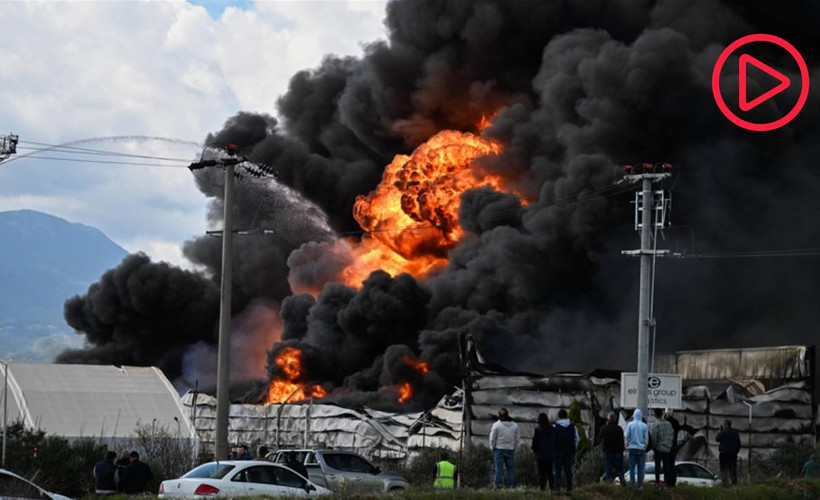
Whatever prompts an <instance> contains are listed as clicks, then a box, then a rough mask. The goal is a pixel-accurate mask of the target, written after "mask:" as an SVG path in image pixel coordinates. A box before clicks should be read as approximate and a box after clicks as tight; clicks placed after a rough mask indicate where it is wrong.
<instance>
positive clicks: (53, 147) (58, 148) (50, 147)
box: [20, 141, 190, 163]
mask: <svg viewBox="0 0 820 500" xmlns="http://www.w3.org/2000/svg"><path fill="white" fill-rule="evenodd" d="M20 143H22V144H33V145H35V146H45V147H42V148H32V147H21V148H20V149H26V150H30V151H34V153H31V155H34V154H37V152H45V151H52V152H55V153H57V152H59V153H66V154H87V155H96V156H123V157H129V158H147V159H151V160H168V161H179V162H185V163H188V162H190V159H184V158H168V157H165V156H151V155H140V154H134V153H123V152H119V151H107V150H104V149H91V148H78V147H76V146H62V145H59V144H46V143H43V142H33V141H20Z"/></svg>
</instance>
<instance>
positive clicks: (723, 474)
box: [715, 420, 740, 486]
mask: <svg viewBox="0 0 820 500" xmlns="http://www.w3.org/2000/svg"><path fill="white" fill-rule="evenodd" d="M715 440H716V441H717V442H718V453H719V458H720V480H721V482H722V483H723V486H729V479H730V478H731V480H732V484H737V454H738V453H739V452H740V433H739V432H737V430H735V429H733V428H732V422H730V421H729V420H724V421H723V425H721V426H720V432H718V435H717V437H716V438H715Z"/></svg>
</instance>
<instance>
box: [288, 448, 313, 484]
mask: <svg viewBox="0 0 820 500" xmlns="http://www.w3.org/2000/svg"><path fill="white" fill-rule="evenodd" d="M286 456H287V461H286V462H285V466H286V467H287V468H289V469H290V470H292V471H294V472H298V473H299V474H301V475H303V476H304V477H305V479H308V471H307V467H305V464H303V463H302V462H300V461H299V457H298V456H297V455H296V452H295V451H290V452H288V453H287V455H286Z"/></svg>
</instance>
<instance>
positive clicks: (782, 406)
mask: <svg viewBox="0 0 820 500" xmlns="http://www.w3.org/2000/svg"><path fill="white" fill-rule="evenodd" d="M655 369H656V371H657V372H658V373H679V374H680V375H682V376H683V392H684V394H683V409H682V410H680V411H677V412H676V415H675V416H676V418H677V419H678V420H679V421H680V423H681V424H682V425H683V427H684V429H685V431H686V442H685V443H684V446H683V448H682V449H681V451H680V453H679V457H680V458H689V459H696V460H702V461H712V460H717V457H718V446H717V442H716V441H715V437H716V436H717V433H718V432H719V429H720V424H721V423H722V422H723V420H725V419H728V420H730V421H731V422H732V427H734V428H735V429H737V430H738V431H740V433H741V435H742V439H741V443H742V446H743V447H742V449H741V451H740V454H739V456H740V457H741V458H742V459H746V458H748V456H749V447H750V445H751V449H752V450H753V452H752V453H753V454H755V453H757V454H766V453H770V452H771V451H773V449H774V448H776V447H778V446H782V445H785V444H801V443H804V444H808V443H813V442H814V441H815V439H816V432H817V403H816V399H815V388H814V381H815V349H814V347H812V346H778V347H759V348H747V349H715V350H704V351H681V352H677V353H675V354H669V355H664V356H659V357H658V358H657V359H656V361H655ZM750 407H751V421H750V420H749V416H750Z"/></svg>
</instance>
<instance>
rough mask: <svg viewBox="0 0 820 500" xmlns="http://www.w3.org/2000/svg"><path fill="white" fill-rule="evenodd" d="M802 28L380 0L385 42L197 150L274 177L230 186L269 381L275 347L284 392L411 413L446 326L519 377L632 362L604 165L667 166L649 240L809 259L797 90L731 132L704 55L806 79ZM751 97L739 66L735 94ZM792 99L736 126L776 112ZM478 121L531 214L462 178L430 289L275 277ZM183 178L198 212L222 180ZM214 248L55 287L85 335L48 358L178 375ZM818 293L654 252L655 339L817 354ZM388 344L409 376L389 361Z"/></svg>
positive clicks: (615, 193) (743, 268) (796, 280)
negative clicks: (235, 154)
mask: <svg viewBox="0 0 820 500" xmlns="http://www.w3.org/2000/svg"><path fill="white" fill-rule="evenodd" d="M817 19H820V7H818V4H817V3H816V2H810V1H804V2H798V3H797V4H794V5H790V7H789V8H788V9H778V8H776V7H775V6H773V5H772V4H771V3H769V2H761V1H752V2H739V3H733V2H725V1H718V0H702V1H697V2H678V1H671V0H670V1H657V2H626V1H615V2H591V1H589V2H588V1H582V0H572V1H538V2H535V1H533V2H529V1H516V2H508V1H503V0H497V1H495V0H479V1H474V2H466V1H457V0H452V1H443V2H442V1H418V0H407V1H404V0H399V1H394V2H391V3H390V4H388V9H387V18H386V21H385V22H386V26H387V29H388V37H389V38H388V40H387V41H382V42H375V43H373V44H372V45H370V46H368V47H366V50H365V54H364V56H363V57H361V58H344V59H341V58H338V57H334V56H328V57H327V58H326V59H325V60H324V62H323V63H322V65H321V66H320V67H319V68H316V69H313V70H307V71H304V72H301V73H299V74H297V75H296V76H294V77H293V79H292V80H291V84H290V88H289V90H288V92H287V93H286V94H285V95H284V96H282V97H281V98H280V100H279V101H278V111H279V116H280V117H281V123H279V122H277V120H276V119H274V118H272V117H270V116H260V115H253V114H247V113H240V114H238V115H236V116H235V117H233V118H230V119H229V120H228V121H227V122H226V124H225V127H224V128H223V130H221V131H219V132H217V133H215V134H214V135H213V136H212V137H209V138H208V140H209V142H212V143H215V144H222V143H233V144H237V145H239V146H240V147H241V151H242V154H245V155H247V156H249V158H251V159H252V160H253V161H255V162H258V163H263V164H265V165H266V166H267V168H269V169H270V170H271V171H274V172H276V176H277V181H267V182H260V181H255V180H254V181H253V182H250V181H245V180H242V181H239V182H238V183H237V193H236V196H235V199H236V202H235V206H234V207H233V208H234V213H235V214H236V217H237V222H236V223H235V225H236V227H237V228H243V227H248V228H251V227H253V228H266V229H274V230H275V231H276V235H273V236H246V237H243V236H238V237H237V238H236V239H235V245H236V252H235V262H234V266H235V267H234V270H235V271H234V283H233V286H234V290H235V292H234V303H233V311H234V314H235V315H237V317H238V315H241V314H243V313H246V312H247V311H248V310H249V309H250V308H252V304H257V303H258V302H257V301H265V303H268V304H279V314H280V315H281V318H282V320H283V322H284V325H283V330H282V332H281V340H282V342H280V343H278V344H267V345H262V342H259V344H260V345H258V346H255V348H258V349H261V350H270V352H269V353H268V360H269V362H268V367H269V372H268V375H269V376H270V377H276V376H278V375H279V372H278V370H279V369H280V368H279V367H278V366H277V365H276V364H275V363H272V362H271V360H272V359H275V356H276V354H277V353H278V352H280V350H281V349H283V348H284V347H285V346H296V347H299V348H300V349H302V350H303V352H304V355H303V364H304V365H305V372H306V373H305V374H304V381H318V382H321V383H322V384H324V385H325V386H326V387H328V388H329V389H331V390H334V392H333V394H332V395H331V399H332V400H335V401H339V402H342V403H343V404H371V405H376V406H379V407H385V408H387V407H393V406H396V402H395V401H396V392H395V390H394V388H395V387H396V385H397V384H400V383H402V382H406V381H409V382H410V383H411V384H412V386H413V388H414V389H415V392H416V394H417V396H416V397H414V399H413V403H414V404H415V405H417V406H424V405H430V404H432V403H433V402H434V401H435V400H436V399H437V398H438V397H439V396H440V395H441V394H442V393H444V392H445V391H448V390H449V389H450V388H451V387H452V385H454V384H458V383H459V380H460V375H459V365H458V348H457V336H458V335H459V333H464V334H470V335H472V336H473V337H474V338H475V339H476V341H477V343H478V346H479V348H480V349H482V351H483V352H484V354H485V356H486V357H487V358H490V359H491V360H492V361H494V362H497V363H500V364H504V365H506V366H508V367H510V368H514V369H519V370H529V371H535V372H545V373H550V372H556V371H560V370H588V369H593V368H599V367H600V368H632V367H633V366H634V357H635V353H634V344H635V335H634V332H635V330H636V328H635V327H636V316H637V313H636V311H637V270H638V263H637V261H634V260H630V259H629V258H627V257H624V256H622V255H621V254H620V251H621V250H623V249H632V248H635V247H636V246H637V245H638V238H637V235H636V233H635V232H634V230H633V228H632V224H633V221H632V209H631V208H630V204H629V201H630V199H631V198H632V197H633V194H632V190H631V189H630V190H626V189H618V188H614V187H613V182H614V180H615V178H616V177H617V171H618V169H617V167H618V166H619V165H622V164H624V163H634V162H642V161H649V162H657V161H667V162H670V163H672V164H673V165H675V167H676V170H675V173H674V175H673V178H672V179H671V180H670V181H668V182H667V183H666V189H667V190H671V192H672V194H673V197H674V212H673V221H674V226H673V227H671V228H669V229H667V230H666V231H665V232H664V237H665V239H662V240H659V241H658V247H659V248H670V249H672V250H677V251H688V252H689V253H692V252H694V251H697V252H725V251H738V250H771V249H790V248H817V247H820V226H818V225H817V224H816V222H815V221H814V220H813V219H814V217H813V215H814V213H815V212H816V210H817V208H818V202H817V201H816V199H817V193H818V192H820V168H818V165H817V161H816V159H817V158H818V157H820V141H818V137H820V135H818V134H820V121H819V120H818V109H820V91H818V90H817V86H816V85H815V86H813V87H812V89H811V91H810V93H809V97H808V102H807V103H806V105H805V108H804V109H803V111H802V113H801V114H800V115H799V116H798V117H797V118H796V119H795V120H794V121H793V122H791V123H790V124H789V125H788V126H786V127H784V128H782V129H779V130H776V131H773V132H768V133H753V132H748V131H745V130H743V129H740V128H738V127H736V126H735V125H733V124H731V123H729V121H728V120H727V119H726V118H725V117H724V116H723V115H722V114H721V113H720V111H719V110H718V109H717V106H716V105H715V103H714V99H713V97H712V91H711V73H712V68H713V65H714V63H715V61H716V59H717V57H718V55H719V54H720V52H721V51H722V50H723V48H724V47H726V45H728V44H729V43H731V42H732V41H734V40H735V39H737V38H739V37H740V36H743V35H747V34H751V33H759V32H762V33H772V34H776V35H778V36H781V37H783V38H786V39H788V40H789V41H790V42H791V43H792V44H794V45H795V46H796V47H797V48H798V50H800V52H801V53H802V55H803V57H804V58H805V60H806V62H807V64H808V65H809V71H810V73H811V76H812V78H813V79H815V80H817V79H818V78H820V58H819V56H820V54H818V50H820V49H819V48H820V32H818V31H817V30H816V26H815V21H816V20H817ZM749 53H750V54H753V55H754V56H755V57H758V58H760V59H762V60H766V61H767V64H771V65H773V66H776V67H777V68H778V69H779V70H781V71H783V72H784V73H786V74H787V75H788V76H789V77H790V78H791V79H792V81H793V82H799V81H800V76H799V72H798V68H797V67H796V65H795V64H794V62H793V61H791V59H790V58H789V57H788V55H787V54H786V53H785V51H781V50H779V49H776V48H771V47H766V46H763V45H761V44H758V45H755V46H751V47H750V48H749ZM261 57H264V56H261ZM724 72H725V74H724V78H723V79H722V83H721V89H722V91H723V92H724V95H725V96H726V101H727V102H737V55H735V56H733V58H730V60H729V62H728V63H727V65H726V67H725V69H724ZM766 85H768V83H767V82H766V81H765V80H764V79H762V78H761V79H760V80H755V81H754V82H753V83H752V84H751V85H750V89H752V90H750V92H757V93H762V92H764V91H765V89H766V88H767V87H766ZM798 88H799V86H798V85H792V87H790V88H789V89H788V90H787V91H785V92H784V93H783V94H781V96H779V97H778V98H776V99H773V100H770V101H767V102H766V103H764V104H762V105H761V106H759V107H758V108H756V109H755V110H753V111H752V116H751V117H750V118H749V119H750V120H752V121H758V122H765V121H771V120H773V119H776V118H778V117H780V116H782V115H783V114H784V113H785V112H787V111H788V109H790V108H791V106H792V105H793V104H794V102H796V99H797V93H798ZM493 113H495V116H494V119H493V123H492V125H491V126H490V127H489V128H487V129H485V130H484V131H483V132H482V134H483V135H484V136H485V137H488V138H492V139H494V140H496V141H499V142H500V143H501V144H503V145H504V152H503V153H502V154H501V155H498V156H497V157H490V158H485V159H483V160H482V167H483V168H485V169H487V171H490V172H493V173H497V174H498V175H501V176H503V177H504V178H505V179H508V181H509V183H510V185H511V186H513V187H514V189H515V191H516V192H518V193H521V194H522V195H523V196H524V197H525V198H526V199H528V200H532V201H531V202H530V203H528V204H526V205H522V202H521V200H519V199H518V198H517V197H515V196H513V195H510V194H504V193H498V192H494V191H492V190H490V189H487V188H482V189H478V190H473V191H469V192H467V193H466V194H465V195H464V196H463V198H462V204H461V206H460V212H459V218H460V222H461V225H462V227H463V228H464V229H465V230H466V231H467V235H466V236H465V237H464V238H463V239H462V240H461V241H460V242H459V244H458V245H457V246H456V247H455V248H454V249H452V250H451V251H450V254H449V264H448V265H447V267H446V268H445V269H443V270H442V271H441V272H440V273H438V274H436V275H435V276H432V277H430V278H429V279H426V280H423V281H422V280H417V279H414V278H413V277H411V276H409V275H399V276H395V277H390V276H388V275H387V274H385V273H383V272H378V271H377V272H375V273H373V274H372V275H371V276H370V278H369V279H368V280H366V281H365V282H364V284H363V286H362V288H361V289H360V290H358V291H357V290H354V289H352V288H348V287H345V286H343V285H340V284H338V283H329V284H326V285H324V287H323V288H322V289H321V292H320V293H319V294H318V295H317V296H316V298H314V297H312V296H310V295H304V294H299V292H301V291H303V290H293V289H292V288H291V286H290V283H289V281H288V276H289V274H290V275H291V277H296V278H297V279H296V281H298V282H300V283H304V282H309V283H314V284H316V285H317V286H321V285H322V284H324V283H325V282H326V281H327V280H328V277H329V276H333V275H334V274H335V273H337V272H338V270H337V269H335V268H333V267H332V266H330V267H328V266H329V265H328V264H327V262H328V261H327V260H326V259H322V258H321V257H323V256H325V254H326V253H327V252H328V251H329V250H330V249H332V248H333V247H334V244H335V242H337V241H338V239H339V237H340V235H342V234H344V233H348V232H351V231H356V230H358V229H359V228H358V226H357V224H356V222H355V221H354V219H353V217H352V206H353V202H354V201H355V199H356V196H358V195H363V194H367V193H368V192H370V191H371V190H372V189H373V188H374V187H375V186H376V184H377V183H378V182H379V180H380V178H381V172H382V169H383V168H384V166H385V165H387V164H388V163H389V162H390V161H391V160H392V158H393V156H394V155H395V154H398V153H402V154H407V153H409V152H411V151H412V149H413V148H414V147H416V146H417V145H419V144H420V143H422V142H424V141H425V140H426V139H428V138H429V137H431V136H432V135H433V134H435V133H436V132H438V131H440V130H443V129H455V130H461V131H473V132H476V131H477V129H476V124H477V123H478V122H479V120H480V118H481V117H482V115H486V114H493ZM197 176H198V177H199V179H200V187H201V189H202V191H203V192H204V193H205V194H206V195H207V196H209V197H211V198H212V199H213V201H212V209H211V213H210V216H209V218H210V220H211V221H212V222H213V223H214V225H215V226H218V224H219V221H221V213H222V200H221V196H222V193H221V188H220V184H221V172H219V171H218V170H215V169H212V171H207V170H206V171H201V172H199V173H197ZM220 243H221V242H220V241H219V239H216V238H206V237H203V238H199V239H196V240H194V241H190V242H188V243H187V244H186V246H185V255H186V256H187V257H188V258H189V259H191V260H192V261H193V262H194V263H196V264H198V265H200V266H202V267H203V268H205V269H207V273H205V274H204V275H195V274H192V273H187V272H184V271H180V270H178V269H174V268H171V267H169V266H166V265H163V264H152V263H150V262H148V261H147V259H146V258H145V257H144V256H132V257H129V258H128V259H126V260H125V261H124V262H123V264H122V265H121V266H120V267H118V268H117V269H114V270H112V271H109V272H108V273H106V275H105V276H103V278H102V279H101V281H100V283H98V284H95V285H93V286H92V287H91V289H89V293H88V294H87V295H84V296H82V297H76V298H74V299H71V300H69V301H68V302H67V304H66V318H67V320H68V322H69V324H70V325H71V326H73V327H74V328H76V329H77V330H79V331H81V332H83V333H85V335H86V338H87V341H88V343H89V345H90V346H89V347H88V348H87V349H85V350H80V351H71V352H67V353H65V354H63V355H62V357H61V360H62V361H72V362H116V363H138V364H159V365H160V366H161V367H162V368H163V370H165V372H166V373H167V374H168V375H169V376H170V377H176V376H180V375H182V372H183V356H185V359H186V362H189V361H191V358H192V357H193V358H196V353H197V352H202V351H203V348H202V346H203V345H207V346H213V344H214V339H215V327H216V326H215V322H216V314H217V309H218V307H217V304H218V289H217V284H216V283H215V279H216V278H215V277H216V276H218V271H219V267H220V262H219V258H220V254H221V248H220ZM339 265H343V264H339ZM818 283H820V259H818V258H817V257H804V258H799V259H797V258H768V259H677V260H663V261H659V263H658V271H657V284H656V290H655V297H656V298H655V315H656V317H657V319H658V330H657V336H658V337H657V338H658V341H657V342H658V347H657V348H658V350H659V351H661V352H663V351H669V350H674V349H702V348H717V347H730V346H754V345H782V344H796V343H812V342H813V339H814V338H815V335H814V328H815V327H816V325H817V324H819V323H820V309H818V308H817V307H816V304H815V301H814V300H813V297H816V296H818V292H820V285H818ZM294 292H295V293H296V294H294ZM273 307H274V308H275V307H276V306H273ZM254 338H255V339H256V337H254ZM254 342H258V340H254ZM203 343H204V344H203ZM191 346H199V347H191ZM205 351H207V349H206V350H205ZM186 352H187V353H188V354H187V355H186V354H185V353H186ZM192 353H193V354H192ZM408 357H410V358H413V359H421V360H423V361H424V362H426V363H428V365H429V371H428V372H427V373H426V374H422V373H420V372H418V371H417V370H413V369H412V368H409V365H408V364H407V363H406V362H405V359H406V358H408ZM202 370H205V368H204V367H201V368H200V371H202Z"/></svg>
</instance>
